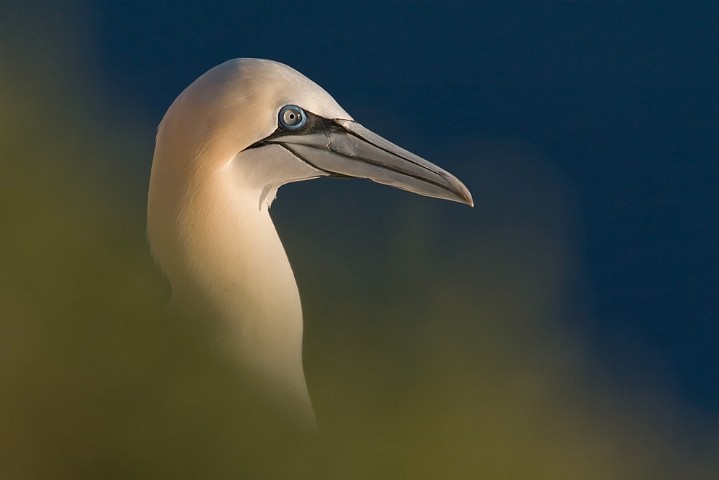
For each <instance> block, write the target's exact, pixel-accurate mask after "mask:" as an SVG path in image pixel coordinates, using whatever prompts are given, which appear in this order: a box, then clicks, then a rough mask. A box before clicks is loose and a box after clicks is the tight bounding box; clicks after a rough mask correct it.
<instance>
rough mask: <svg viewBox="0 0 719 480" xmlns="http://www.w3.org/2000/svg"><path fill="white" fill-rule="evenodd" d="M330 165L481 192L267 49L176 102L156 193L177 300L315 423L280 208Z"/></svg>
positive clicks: (164, 265)
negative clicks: (360, 118)
mask: <svg viewBox="0 0 719 480" xmlns="http://www.w3.org/2000/svg"><path fill="white" fill-rule="evenodd" d="M322 177H344V178H360V179H369V180H371V181H374V182H376V183H380V184H385V185H389V186H392V187H395V188H399V189H402V190H406V191H409V192H413V193H416V194H420V195H424V196H429V197H435V198H439V199H445V200H450V201H454V202H459V203H463V204H467V205H469V206H473V205H474V202H473V200H472V195H471V194H470V192H469V190H468V189H467V187H465V185H464V184H463V183H462V182H461V181H459V180H458V179H457V178H456V177H455V176H453V175H452V174H450V173H448V172H447V171H445V170H443V169H441V168H440V167H438V166H436V165H434V164H432V163H430V162H429V161H427V160H425V159H423V158H421V157H419V156H417V155H415V154H413V153H410V152H409V151H407V150H405V149H403V148H401V147H399V146H397V145H395V144H393V143H391V142H390V141H388V140H386V139H384V138H383V137H381V136H379V135H378V134H376V133H373V132H372V131H370V130H369V129H367V128H365V127H364V126H362V125H361V124H360V123H358V122H356V121H355V120H354V119H353V118H352V116H350V115H349V114H348V113H347V112H346V111H345V110H344V109H343V108H342V107H340V105H339V104H338V103H337V102H336V101H335V100H334V99H333V98H332V97H331V96H330V95H329V94H328V93H327V92H326V91H325V90H324V89H322V87H320V86H319V85H317V84H316V83H314V82H313V81H311V80H310V79H308V78H307V77H305V76H304V75H302V74H301V73H299V72H298V71H296V70H294V69H293V68H291V67H289V66H287V65H285V64H282V63H279V62H276V61H272V60H264V59H254V58H237V59H232V60H228V61H226V62H224V63H222V64H220V65H218V66H216V67H214V68H211V69H210V70H209V71H207V72H206V73H204V74H203V75H201V76H200V77H199V78H197V79H196V80H195V81H194V82H192V83H191V84H190V85H189V86H188V87H187V88H185V90H183V91H182V92H181V93H180V94H179V96H177V98H176V99H175V100H174V101H173V102H172V104H171V105H170V107H169V108H168V110H167V112H166V113H165V115H164V117H163V118H162V120H161V122H160V124H159V126H158V129H157V135H156V141H155V150H154V155H153V160H152V167H151V172H150V181H149V189H148V201H147V238H148V242H149V245H150V250H151V252H152V255H153V257H154V259H155V262H156V263H157V264H158V265H159V268H160V270H161V271H162V272H163V273H164V275H165V276H166V277H167V278H168V280H169V283H170V285H171V298H170V301H169V305H170V308H173V309H176V310H177V311H180V312H183V313H184V314H186V315H189V316H191V317H194V318H198V319H211V320H212V321H214V322H217V324H218V325H221V332H222V335H221V337H222V338H221V340H220V342H221V343H222V344H223V348H227V349H228V350H227V351H228V352H232V357H233V359H234V361H235V362H236V363H237V365H238V366H239V367H240V369H241V370H242V371H243V372H245V373H246V374H247V378H251V379H252V381H253V382H256V384H257V386H258V388H260V389H261V390H262V391H263V392H264V394H265V395H266V396H267V398H268V399H271V401H275V402H276V403H277V405H282V406H283V407H282V408H285V409H287V411H290V412H291V413H290V415H289V416H292V417H293V418H295V419H297V421H298V422H299V423H300V424H302V425H304V426H307V428H308V429H313V428H315V425H316V419H315V414H314V411H313V407H312V403H311V401H310V396H309V392H308V389H307V384H306V381H305V375H304V369H303V363H302V330H303V319H302V308H301V303H300V295H299V291H298V287H297V284H296V282H295V278H294V274H293V271H292V268H291V266H290V262H289V260H288V257H287V255H286V253H285V250H284V248H283V245H282V243H281V241H280V238H279V236H278V234H277V231H276V230H275V226H274V224H273V222H272V219H271V217H270V214H269V210H270V206H271V205H272V202H273V200H274V199H275V196H276V193H277V189H278V188H279V187H281V186H282V185H285V184H287V183H291V182H298V181H303V180H311V179H317V178H322Z"/></svg>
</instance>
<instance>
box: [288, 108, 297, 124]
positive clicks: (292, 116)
mask: <svg viewBox="0 0 719 480" xmlns="http://www.w3.org/2000/svg"><path fill="white" fill-rule="evenodd" d="M299 122H300V115H299V112H297V111H296V110H287V111H286V112H285V123H286V124H287V125H296V124H298V123H299Z"/></svg>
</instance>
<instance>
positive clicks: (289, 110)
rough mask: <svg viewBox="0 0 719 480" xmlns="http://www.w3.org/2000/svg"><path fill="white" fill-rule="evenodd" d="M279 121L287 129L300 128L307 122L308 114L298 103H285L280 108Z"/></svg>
mask: <svg viewBox="0 0 719 480" xmlns="http://www.w3.org/2000/svg"><path fill="white" fill-rule="evenodd" d="M279 121H280V126H281V127H282V128H284V129H285V130H298V129H300V128H302V127H303V126H304V125H305V123H307V114H306V113H305V111H304V110H302V109H301V108H300V107H298V106H297V105H285V106H284V107H282V109H281V110H280V118H279Z"/></svg>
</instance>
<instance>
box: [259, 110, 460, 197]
mask: <svg viewBox="0 0 719 480" xmlns="http://www.w3.org/2000/svg"><path fill="white" fill-rule="evenodd" d="M315 119H316V120H319V121H318V122H316V123H315V124H314V126H313V127H312V128H309V129H307V130H303V131H299V132H297V133H292V132H288V131H283V130H278V131H277V132H275V133H274V134H273V135H271V136H270V137H268V138H266V139H264V140H262V141H261V142H258V144H255V145H253V147H255V146H261V145H267V144H278V145H281V146H283V147H284V148H286V149H287V150H289V151H290V152H292V153H293V154H294V155H295V156H297V157H298V158H299V159H301V160H303V161H304V162H306V163H308V164H309V165H311V166H312V167H314V168H317V169H319V170H322V171H324V172H327V173H328V174H329V175H333V176H341V177H353V178H367V179H369V180H372V181H374V182H377V183H382V184H385V185H389V186H392V187H395V188H399V189H402V190H407V191H409V192H413V193H417V194H419V195H425V196H427V197H435V198H442V199H445V200H451V201H454V202H459V203H464V204H466V205H469V206H474V201H473V200H472V194H471V193H469V190H467V187H465V186H464V184H463V183H462V182H460V181H459V179H457V177H455V176H454V175H452V174H451V173H449V172H447V171H445V170H443V169H441V168H439V167H438V166H436V165H434V164H433V163H430V162H428V161H427V160H425V159H423V158H421V157H419V156H417V155H415V154H413V153H411V152H408V151H407V150H405V149H403V148H401V147H398V146H397V145H395V144H393V143H391V142H389V141H387V140H385V139H384V138H382V137H380V136H379V135H377V134H376V133H373V132H372V131H370V130H368V129H366V128H365V127H363V126H362V125H360V124H359V123H357V122H354V121H351V120H326V119H321V117H315Z"/></svg>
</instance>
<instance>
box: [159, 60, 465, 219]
mask: <svg viewBox="0 0 719 480" xmlns="http://www.w3.org/2000/svg"><path fill="white" fill-rule="evenodd" d="M161 139H162V142H161ZM161 143H163V144H172V149H173V150H174V151H178V150H184V151H185V152H188V153H189V155H186V156H185V157H184V158H185V160H184V161H185V162H186V164H185V165H179V166H180V167H184V168H181V170H184V171H185V173H186V175H184V178H187V179H191V178H192V177H193V176H194V174H196V173H198V172H201V171H206V170H207V169H210V170H215V171H216V170H217V169H223V170H224V169H231V170H233V172H234V174H233V175H232V177H233V181H235V182H238V183H240V184H241V186H242V187H243V189H244V190H246V191H251V192H255V193H257V194H258V195H259V197H258V198H259V201H260V203H259V206H260V208H261V207H262V206H263V205H264V206H267V207H269V205H270V203H271V202H272V200H273V199H274V197H275V193H276V190H277V189H278V188H279V187H280V186H281V185H284V184H286V183H290V182H295V181H300V180H308V179H313V178H319V177H324V176H330V177H351V178H364V179H369V180H372V181H374V182H377V183H381V184H385V185H390V186H392V187H396V188H400V189H403V190H407V191H410V192H414V193H417V194H420V195H426V196H430V197H436V198H442V199H446V200H452V201H456V202H460V203H465V204H468V205H473V201H472V197H471V194H470V193H469V191H468V190H467V188H466V187H465V186H464V185H463V184H462V182H460V181H459V180H458V179H457V178H456V177H454V176H453V175H452V174H450V173H448V172H446V171H445V170H443V169H441V168H439V167H438V166H436V165H434V164H432V163H430V162H428V161H427V160H424V159H423V158H420V157H419V156H417V155H415V154H413V153H411V152H409V151H407V150H405V149H403V148H401V147H398V146H397V145H394V144H393V143H391V142H389V141H387V140H385V139H384V138H382V137H380V136H379V135H377V134H375V133H373V132H372V131H370V130H368V129H366V128H365V127H363V126H362V125H361V124H359V123H357V122H355V121H354V119H353V118H352V117H351V116H350V115H349V114H348V113H347V112H345V111H344V110H343V109H342V107H340V106H339V105H338V104H337V102H336V101H335V100H334V99H333V98H332V97H331V96H330V95H329V94H328V93H327V92H326V91H325V90H323V89H322V88H321V87H320V86H318V85H317V84H315V83H314V82H312V81H311V80H309V79H308V78H307V77H305V76H304V75H302V74H300V73H299V72H297V71H296V70H294V69H292V68H290V67H288V66H286V65H283V64H281V63H277V62H273V61H269V60H260V59H248V58H244V59H235V60H230V61H228V62H225V63H223V64H221V65H219V66H217V67H215V68H213V69H211V70H209V71H208V72H207V73H205V74H204V75H202V76H201V77H200V78H198V79H197V80H196V81H195V82H193V83H192V84H191V85H190V86H189V87H188V88H187V89H186V90H185V91H184V92H183V93H182V94H181V95H180V96H179V97H178V98H177V100H175V102H174V103H173V105H172V106H171V107H170V109H169V111H168V113H167V115H166V116H165V118H164V119H163V121H162V123H161V125H160V128H159V131H158V148H161ZM210 152H211V154H210ZM158 156H159V157H162V155H156V161H157V158H158ZM182 161H183V160H179V159H174V160H173V162H174V163H175V165H174V166H173V168H174V169H175V170H177V167H178V165H177V164H178V163H181V162H182ZM153 168H154V167H153Z"/></svg>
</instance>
